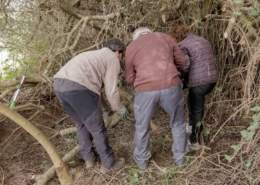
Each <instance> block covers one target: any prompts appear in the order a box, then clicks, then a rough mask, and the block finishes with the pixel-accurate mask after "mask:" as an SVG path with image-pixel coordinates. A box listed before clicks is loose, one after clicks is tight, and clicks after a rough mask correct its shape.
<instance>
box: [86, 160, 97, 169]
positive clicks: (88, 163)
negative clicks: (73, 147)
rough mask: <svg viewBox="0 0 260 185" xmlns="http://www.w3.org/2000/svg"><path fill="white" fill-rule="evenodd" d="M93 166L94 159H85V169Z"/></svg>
mask: <svg viewBox="0 0 260 185" xmlns="http://www.w3.org/2000/svg"><path fill="white" fill-rule="evenodd" d="M94 166H95V160H87V161H85V168H86V169H91V168H94Z"/></svg>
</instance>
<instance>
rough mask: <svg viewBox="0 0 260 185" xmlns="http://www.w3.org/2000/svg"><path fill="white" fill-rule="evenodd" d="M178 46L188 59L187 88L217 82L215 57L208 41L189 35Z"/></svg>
mask: <svg viewBox="0 0 260 185" xmlns="http://www.w3.org/2000/svg"><path fill="white" fill-rule="evenodd" d="M179 46H180V48H181V49H182V50H183V52H184V53H185V54H186V55H188V56H189V57H188V58H189V59H190V68H189V76H188V87H195V86H199V85H205V84H209V83H215V82H216V81H217V78H218V74H217V67H216V57H215V55H214V52H213V49H212V46H211V44H210V42H209V41H207V40H206V39H205V38H203V37H199V36H197V35H194V34H191V33H190V34H188V36H187V37H186V38H185V39H184V40H183V41H181V42H180V43H179Z"/></svg>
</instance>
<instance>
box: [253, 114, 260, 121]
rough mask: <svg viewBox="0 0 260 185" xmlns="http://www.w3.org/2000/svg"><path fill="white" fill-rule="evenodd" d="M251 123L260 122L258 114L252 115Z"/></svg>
mask: <svg viewBox="0 0 260 185" xmlns="http://www.w3.org/2000/svg"><path fill="white" fill-rule="evenodd" d="M253 121H254V122H259V121H260V113H258V114H254V115H253Z"/></svg>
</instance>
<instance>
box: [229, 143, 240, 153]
mask: <svg viewBox="0 0 260 185" xmlns="http://www.w3.org/2000/svg"><path fill="white" fill-rule="evenodd" d="M231 148H233V149H234V151H235V153H237V152H238V151H239V150H240V148H241V145H240V144H237V145H232V146H231Z"/></svg>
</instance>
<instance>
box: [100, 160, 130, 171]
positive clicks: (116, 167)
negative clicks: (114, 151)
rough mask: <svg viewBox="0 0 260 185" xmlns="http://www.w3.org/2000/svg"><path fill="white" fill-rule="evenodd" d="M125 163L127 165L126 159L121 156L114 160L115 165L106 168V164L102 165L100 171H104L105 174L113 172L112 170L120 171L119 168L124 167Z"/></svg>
mask: <svg viewBox="0 0 260 185" xmlns="http://www.w3.org/2000/svg"><path fill="white" fill-rule="evenodd" d="M124 165H125V159H124V158H119V159H117V160H116V161H115V162H114V164H113V166H112V167H111V168H106V167H104V166H103V165H102V166H101V168H100V172H101V173H104V174H106V173H111V172H115V171H118V170H120V169H121V168H123V167H124Z"/></svg>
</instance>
